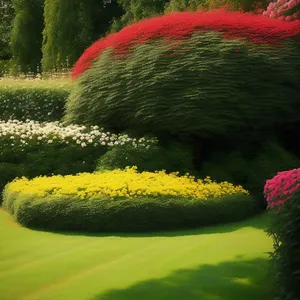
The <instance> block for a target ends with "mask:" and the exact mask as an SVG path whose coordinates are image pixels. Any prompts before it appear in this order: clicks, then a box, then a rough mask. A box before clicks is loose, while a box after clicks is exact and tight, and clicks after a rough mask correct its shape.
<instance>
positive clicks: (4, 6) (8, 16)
mask: <svg viewBox="0 0 300 300" xmlns="http://www.w3.org/2000/svg"><path fill="white" fill-rule="evenodd" d="M13 18H14V8H13V5H12V0H0V20H1V22H0V59H5V60H7V59H9V58H10V57H11V50H10V45H9V44H10V32H11V29H12V24H13Z"/></svg>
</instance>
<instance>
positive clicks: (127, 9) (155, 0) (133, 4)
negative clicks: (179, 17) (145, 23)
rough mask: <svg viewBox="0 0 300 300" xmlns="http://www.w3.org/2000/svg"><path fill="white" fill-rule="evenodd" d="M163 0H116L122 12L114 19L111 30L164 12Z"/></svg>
mask: <svg viewBox="0 0 300 300" xmlns="http://www.w3.org/2000/svg"><path fill="white" fill-rule="evenodd" d="M167 2H169V1H165V0H118V3H119V5H120V6H121V7H122V8H123V10H124V14H123V15H122V16H121V18H119V19H115V20H114V23H113V25H112V28H111V29H112V31H118V30H120V29H121V28H123V27H124V26H126V25H129V24H132V23H135V22H137V21H139V20H142V19H144V18H149V17H152V16H155V15H161V14H163V13H164V9H165V4H166V3H167Z"/></svg>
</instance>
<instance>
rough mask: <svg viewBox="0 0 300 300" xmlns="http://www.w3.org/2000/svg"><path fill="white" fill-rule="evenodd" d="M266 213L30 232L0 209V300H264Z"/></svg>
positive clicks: (267, 294)
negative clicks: (219, 221)
mask: <svg viewBox="0 0 300 300" xmlns="http://www.w3.org/2000/svg"><path fill="white" fill-rule="evenodd" d="M266 223H267V219H266V216H264V215H262V216H258V217H255V218H253V219H250V220H247V221H244V222H240V223H235V224H229V225H225V226H217V227H211V228H205V229H195V230H189V231H176V232H164V233H153V234H115V235H105V234H99V235H79V234H70V233H69V234H65V233H49V232H38V231H32V230H29V229H26V228H22V227H20V226H19V225H17V224H16V223H15V222H14V221H13V220H12V218H11V217H10V216H9V215H8V214H7V213H6V212H4V211H3V210H0V241H1V246H0V295H1V296H0V299H1V300H21V299H24V300H25V299H28V300H29V299H31V300H33V299H40V300H57V299H61V300H77V299H78V300H79V299H80V300H85V299H89V300H137V299H138V300H148V299H149V300H169V299H170V300H195V299H201V300H260V299H261V300H271V299H272V295H271V291H272V289H271V282H270V279H269V278H268V277H267V274H268V266H269V261H268V254H267V253H266V252H269V251H271V250H272V240H271V239H270V238H269V237H267V236H266V234H265V232H264V228H265V226H266V225H267V224H266Z"/></svg>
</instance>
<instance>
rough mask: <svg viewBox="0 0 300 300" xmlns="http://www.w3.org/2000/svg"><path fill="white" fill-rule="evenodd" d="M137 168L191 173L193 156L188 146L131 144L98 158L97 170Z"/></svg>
mask: <svg viewBox="0 0 300 300" xmlns="http://www.w3.org/2000/svg"><path fill="white" fill-rule="evenodd" d="M128 166H129V167H131V166H137V167H138V169H139V170H140V171H150V172H154V171H158V170H166V171H167V172H176V171H179V172H180V173H182V174H184V173H187V172H193V169H194V166H193V155H192V152H191V150H190V148H189V147H188V146H183V145H181V144H179V143H174V142H173V143H170V144H169V145H168V146H166V147H163V146H161V145H155V146H152V147H150V146H147V148H146V147H136V146H135V145H133V144H126V145H119V146H116V147H114V148H112V149H110V150H108V151H107V152H106V153H105V154H104V155H102V156H101V157H100V159H99V160H98V164H97V170H98V171H101V170H114V169H124V168H125V167H128Z"/></svg>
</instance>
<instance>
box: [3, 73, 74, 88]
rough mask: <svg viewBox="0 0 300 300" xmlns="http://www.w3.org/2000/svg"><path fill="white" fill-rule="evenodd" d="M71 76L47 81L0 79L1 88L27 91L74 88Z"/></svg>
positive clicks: (37, 79)
mask: <svg viewBox="0 0 300 300" xmlns="http://www.w3.org/2000/svg"><path fill="white" fill-rule="evenodd" d="M73 83H74V82H73V81H72V80H71V78H70V75H65V76H62V75H61V76H56V77H52V78H47V79H39V78H35V79H32V78H18V77H15V78H14V77H0V87H1V88H12V89H16V88H26V89H62V88H64V89H70V88H72V86H73Z"/></svg>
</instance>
